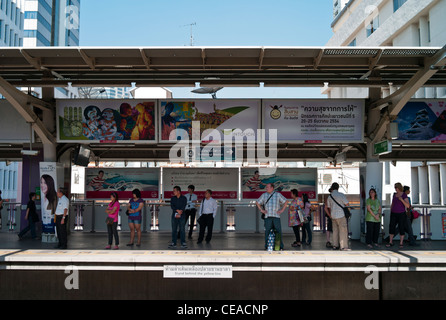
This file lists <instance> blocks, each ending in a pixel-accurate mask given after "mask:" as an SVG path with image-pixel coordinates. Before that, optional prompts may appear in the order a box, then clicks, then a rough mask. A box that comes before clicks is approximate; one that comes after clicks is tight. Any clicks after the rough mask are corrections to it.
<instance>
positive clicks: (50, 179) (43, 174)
mask: <svg viewBox="0 0 446 320" xmlns="http://www.w3.org/2000/svg"><path fill="white" fill-rule="evenodd" d="M39 167H40V206H41V213H42V232H43V233H51V234H54V233H55V227H56V223H55V221H54V214H55V212H56V207H57V203H58V200H59V199H58V198H57V188H58V182H57V181H58V180H57V171H58V170H57V167H58V165H57V163H56V162H40V164H39Z"/></svg>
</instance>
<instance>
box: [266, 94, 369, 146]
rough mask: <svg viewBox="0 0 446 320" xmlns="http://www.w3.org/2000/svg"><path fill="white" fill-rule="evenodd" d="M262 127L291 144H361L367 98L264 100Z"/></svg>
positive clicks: (280, 140) (281, 140)
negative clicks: (275, 130) (274, 132)
mask: <svg viewBox="0 0 446 320" xmlns="http://www.w3.org/2000/svg"><path fill="white" fill-rule="evenodd" d="M262 109H263V128H264V129H266V139H267V140H269V136H268V129H277V140H278V141H279V142H290V143H324V142H341V143H353V142H357V143H361V142H363V140H364V135H363V131H364V130H363V129H364V100H338V99H330V100H328V99H325V100H322V99H320V100H287V99H284V100H263V107H262Z"/></svg>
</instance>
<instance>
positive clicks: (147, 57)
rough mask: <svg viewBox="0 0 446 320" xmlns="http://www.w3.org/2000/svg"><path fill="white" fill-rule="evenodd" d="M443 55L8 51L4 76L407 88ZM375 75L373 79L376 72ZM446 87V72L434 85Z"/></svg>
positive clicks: (48, 80)
mask: <svg viewBox="0 0 446 320" xmlns="http://www.w3.org/2000/svg"><path fill="white" fill-rule="evenodd" d="M439 50H441V48H435V47H426V48H422V47H420V48H418V47H416V48H412V47H411V48H404V47H401V48H397V47H376V48H374V47H370V48H369V47H363V48H361V47H335V48H330V47H315V48H312V47H141V48H138V47H117V48H114V47H98V48H96V47H41V48H14V47H8V48H2V49H1V51H0V52H1V53H0V76H1V77H3V78H4V79H5V80H6V81H8V82H9V83H11V84H12V85H14V86H26V87H32V86H34V87H47V86H52V87H60V86H67V85H68V83H71V84H72V86H94V87H104V86H105V87H110V86H120V87H122V86H131V83H136V86H138V87H142V86H156V87H173V86H184V87H187V86H191V87H194V86H195V83H196V82H200V83H201V86H259V83H264V85H265V86H273V87H287V86H300V87H305V86H315V87H322V86H324V83H327V82H328V83H329V85H330V86H346V87H358V86H359V87H382V86H388V84H389V83H393V85H395V86H398V85H403V84H405V83H406V82H407V81H408V80H409V79H411V78H412V76H413V75H414V74H415V73H416V72H417V71H418V70H420V68H422V67H423V65H424V63H425V59H426V58H429V57H432V56H434V55H435V54H436V53H437V52H438V51H439ZM372 71H373V72H372ZM445 83H446V71H443V70H441V71H439V72H437V73H436V74H435V75H434V76H433V77H432V78H431V79H430V80H429V81H428V82H427V83H426V85H428V86H429V85H432V86H440V85H445Z"/></svg>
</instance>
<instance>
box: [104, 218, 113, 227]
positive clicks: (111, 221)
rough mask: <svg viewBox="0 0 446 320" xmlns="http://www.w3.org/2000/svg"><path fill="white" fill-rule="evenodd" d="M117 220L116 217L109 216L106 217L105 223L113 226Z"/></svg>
mask: <svg viewBox="0 0 446 320" xmlns="http://www.w3.org/2000/svg"><path fill="white" fill-rule="evenodd" d="M114 222H115V219H113V218H110V217H107V218H105V223H106V224H107V226H111V225H113V223H114Z"/></svg>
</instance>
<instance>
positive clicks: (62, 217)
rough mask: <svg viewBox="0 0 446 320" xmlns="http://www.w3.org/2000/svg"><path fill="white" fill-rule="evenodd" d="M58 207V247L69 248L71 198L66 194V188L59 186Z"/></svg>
mask: <svg viewBox="0 0 446 320" xmlns="http://www.w3.org/2000/svg"><path fill="white" fill-rule="evenodd" d="M57 198H58V201H57V207H56V212H55V215H56V231H57V238H58V239H59V244H58V245H57V247H56V248H59V249H66V248H67V223H68V218H67V216H68V208H69V207H70V200H68V198H67V197H66V196H65V194H64V190H63V189H62V188H59V189H58V190H57Z"/></svg>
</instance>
